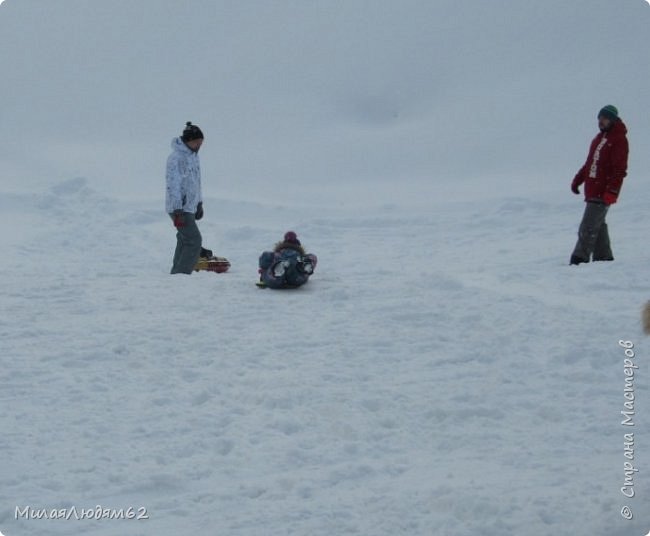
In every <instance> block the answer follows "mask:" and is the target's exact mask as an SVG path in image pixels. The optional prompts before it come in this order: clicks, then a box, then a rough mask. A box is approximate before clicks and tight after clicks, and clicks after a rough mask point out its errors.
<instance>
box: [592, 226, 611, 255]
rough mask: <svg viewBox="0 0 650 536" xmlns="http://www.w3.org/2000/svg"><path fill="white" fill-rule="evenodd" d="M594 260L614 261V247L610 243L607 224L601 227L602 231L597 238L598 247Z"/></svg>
mask: <svg viewBox="0 0 650 536" xmlns="http://www.w3.org/2000/svg"><path fill="white" fill-rule="evenodd" d="M594 260H595V261H613V260H614V255H613V253H612V246H611V244H610V241H609V230H608V229H607V223H606V222H603V224H602V225H601V226H600V231H599V232H598V236H597V237H596V245H595V247H594Z"/></svg>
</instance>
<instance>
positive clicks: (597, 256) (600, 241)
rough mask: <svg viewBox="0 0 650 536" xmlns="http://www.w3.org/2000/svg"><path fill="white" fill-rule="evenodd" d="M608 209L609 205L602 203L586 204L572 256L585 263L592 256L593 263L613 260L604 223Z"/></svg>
mask: <svg viewBox="0 0 650 536" xmlns="http://www.w3.org/2000/svg"><path fill="white" fill-rule="evenodd" d="M608 209H609V205H605V204H604V203H592V202H587V204H586V207H585V212H584V215H583V216H582V222H580V229H579V230H578V242H577V243H576V247H575V249H574V250H573V255H574V256H576V257H579V258H580V259H582V260H584V261H586V262H589V260H590V258H591V255H592V254H593V256H594V257H593V259H594V260H595V261H609V260H613V259H614V255H612V248H611V245H610V243H609V232H608V231H607V223H605V216H607V210H608Z"/></svg>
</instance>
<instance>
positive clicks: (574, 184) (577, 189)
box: [571, 181, 580, 195]
mask: <svg viewBox="0 0 650 536" xmlns="http://www.w3.org/2000/svg"><path fill="white" fill-rule="evenodd" d="M571 191H572V192H573V193H574V194H576V195H580V185H579V184H578V183H577V182H576V181H573V182H572V183H571Z"/></svg>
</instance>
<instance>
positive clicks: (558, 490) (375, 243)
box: [0, 179, 650, 536]
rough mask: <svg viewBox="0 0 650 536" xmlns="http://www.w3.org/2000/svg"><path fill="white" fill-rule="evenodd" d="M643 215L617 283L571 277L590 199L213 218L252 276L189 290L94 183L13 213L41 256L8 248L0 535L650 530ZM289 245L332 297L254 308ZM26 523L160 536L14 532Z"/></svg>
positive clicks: (248, 211)
mask: <svg viewBox="0 0 650 536" xmlns="http://www.w3.org/2000/svg"><path fill="white" fill-rule="evenodd" d="M647 201H648V199H647V196H645V197H644V198H638V199H625V200H622V203H621V205H620V207H618V206H617V207H615V209H613V210H612V214H611V228H612V235H613V241H614V242H613V243H614V248H615V255H616V256H617V260H616V261H615V262H614V263H610V264H593V265H589V266H581V267H578V268H577V267H569V266H567V265H566V262H567V255H568V253H569V252H570V249H571V247H572V245H573V236H574V234H575V227H576V225H577V220H578V218H579V211H580V209H581V203H580V202H579V201H577V198H574V197H573V196H571V194H570V193H569V194H567V197H566V202H559V203H558V202H553V200H552V199H550V198H549V199H539V200H537V201H536V202H529V201H528V200H524V199H519V198H504V199H503V200H501V201H498V202H492V203H489V204H488V206H485V205H482V204H481V203H478V202H476V201H474V202H472V203H469V202H465V203H456V204H452V205H450V204H439V205H435V206H433V207H432V209H431V210H426V211H425V210H421V209H413V208H411V207H407V206H400V205H391V206H386V207H383V208H382V207H377V208H374V209H366V211H365V212H363V211H358V210H353V209H345V208H339V209H335V210H332V211H327V212H325V213H324V214H322V215H319V216H316V217H314V215H313V214H312V213H311V211H310V210H307V209H303V208H299V207H295V206H291V207H290V206H284V207H280V206H277V205H267V206H264V205H260V204H257V203H249V202H243V201H234V200H231V201H219V200H208V201H206V218H205V220H204V222H202V223H203V225H202V229H203V232H204V236H205V239H206V242H207V244H208V245H210V246H212V247H214V248H215V249H216V250H217V251H219V252H220V253H223V254H226V255H228V256H229V257H230V258H231V260H232V262H233V268H232V271H231V272H230V273H228V274H223V275H215V274H207V273H201V274H194V275H193V276H191V277H185V276H176V277H171V276H169V275H168V274H167V273H166V271H167V270H168V265H169V262H170V258H169V256H170V254H171V247H172V245H173V229H172V228H171V226H170V224H169V223H168V221H167V220H166V219H165V218H164V217H163V216H164V215H161V212H160V209H159V207H158V206H155V205H154V204H153V203H151V204H147V203H141V204H133V205H124V204H123V203H120V202H118V201H117V200H115V199H112V198H109V197H105V196H102V195H99V194H98V193H97V192H96V191H94V190H93V189H92V188H91V187H90V186H89V185H88V183H87V182H86V181H84V180H83V179H75V180H72V181H66V182H63V183H60V184H57V185H55V186H54V187H53V188H52V189H51V190H50V191H48V192H45V193H40V194H35V195H32V196H25V197H20V196H16V197H14V198H11V197H9V200H7V196H5V202H6V204H5V206H4V211H5V214H7V215H8V216H9V217H10V218H11V219H12V221H21V218H23V219H25V220H29V221H31V222H32V225H31V230H32V234H30V235H29V236H12V235H11V234H6V235H5V236H4V238H3V250H4V251H6V252H8V253H9V254H8V255H4V256H3V258H2V264H0V276H1V278H2V281H3V285H4V291H3V295H4V298H3V303H4V307H3V313H2V317H1V323H0V326H1V327H0V329H1V338H0V340H1V342H0V347H1V352H0V355H1V356H2V357H1V359H2V367H1V369H0V370H1V372H0V385H1V386H2V395H1V396H2V407H3V412H2V413H1V419H2V421H1V422H0V427H1V429H2V430H3V434H2V437H1V438H0V452H1V454H2V459H3V462H4V463H3V466H4V469H3V477H2V480H3V486H2V487H1V488H0V504H2V505H3V507H2V509H1V510H0V527H1V529H2V530H3V532H4V533H5V534H8V535H13V534H21V535H26V536H29V535H40V534H52V535H58V534H61V535H63V534H70V533H71V530H72V531H73V532H75V533H76V532H81V531H83V533H84V534H93V535H97V536H104V535H112V534H116V531H118V532H119V533H120V534H133V535H139V534H158V535H161V536H166V535H170V536H171V535H176V534H188V533H192V534H228V535H242V536H244V535H245V536H248V535H258V534H301V535H302V534H305V535H306V534H309V535H332V534H364V535H393V534H409V535H425V534H450V535H470V534H471V535H473V534H477V533H480V534H485V535H494V536H496V535H504V534H512V535H519V534H531V535H537V534H551V533H562V534H575V535H588V534H609V535H621V536H623V535H628V534H642V533H643V532H642V531H643V530H644V528H645V524H647V523H648V519H647V516H646V512H647V511H648V510H647V505H648V497H650V489H649V486H648V484H647V479H646V478H644V477H643V475H644V473H643V472H641V473H639V474H638V477H637V494H638V497H637V498H636V499H632V500H628V502H630V503H631V504H630V506H632V507H635V508H633V509H634V510H636V511H637V517H636V518H635V520H634V521H631V522H626V521H624V520H622V519H621V517H620V514H619V510H620V508H621V507H622V505H623V502H622V499H624V498H623V497H622V495H621V493H620V491H619V488H620V487H621V485H622V481H623V470H622V467H623V462H624V461H625V459H624V458H623V444H622V438H623V433H624V432H626V431H628V430H625V429H624V427H623V426H621V425H620V420H621V417H620V410H621V409H623V406H622V404H623V401H624V400H623V387H624V374H623V368H622V367H623V359H624V357H625V356H624V353H623V349H622V348H620V347H619V346H618V341H619V339H622V338H625V339H630V340H633V341H635V342H636V343H637V351H638V353H639V358H638V362H639V365H640V366H641V371H640V372H639V378H644V377H645V376H646V375H647V372H644V369H645V368H647V367H646V366H645V364H644V357H643V356H644V355H645V354H646V353H647V351H648V350H647V345H646V344H644V343H643V341H642V339H641V335H640V328H639V322H638V309H639V306H640V305H641V304H642V302H643V301H644V300H645V299H646V298H647V297H648V293H647V289H648V279H649V276H648V274H647V271H646V270H644V269H643V266H644V265H645V261H647V258H646V257H647V256H645V254H642V255H641V256H639V255H638V253H637V252H638V250H639V249H641V250H642V243H640V242H639V239H638V236H637V235H638V232H637V223H636V222H637V221H638V218H640V217H641V216H642V214H644V212H645V206H647ZM142 207H144V208H142ZM286 214H291V219H290V220H287V219H286V217H285V215H286ZM541 220H544V221H548V222H549V224H548V225H547V226H546V227H545V228H544V229H543V230H540V226H539V221H541ZM289 227H291V228H295V229H296V230H297V231H298V232H299V234H300V236H301V237H302V238H303V240H304V242H305V243H306V244H307V246H308V247H309V248H310V249H311V250H313V251H314V252H316V253H317V254H318V255H319V256H320V259H321V263H320V264H319V267H318V271H317V273H316V275H315V276H314V278H313V280H312V281H311V282H310V283H309V284H308V285H307V286H306V287H304V288H303V289H299V290H298V291H295V292H281V291H278V292H274V291H271V290H259V289H257V288H255V286H254V285H253V281H254V279H255V276H256V272H255V267H256V257H257V254H258V253H259V252H260V251H261V250H262V249H264V248H266V247H268V246H269V245H271V244H272V242H273V241H274V240H275V239H276V238H277V237H278V236H279V234H280V233H281V232H283V231H284V230H286V228H289ZM73 232H76V233H77V236H78V239H74V238H73ZM637 389H638V391H637V395H638V401H637V408H636V409H637V413H638V415H639V417H638V423H637V425H636V428H635V429H634V430H633V431H634V432H635V433H636V442H637V444H638V445H639V447H638V448H639V450H641V449H642V447H641V446H642V445H647V444H648V443H649V442H650V434H649V433H648V427H647V415H648V414H650V405H649V404H648V389H647V382H646V381H645V380H641V379H640V380H639V383H638V385H637ZM646 458H647V455H643V457H642V456H641V455H639V460H642V459H646ZM14 505H15V506H19V507H21V508H23V507H25V506H28V505H29V506H31V507H32V508H35V509H37V508H47V509H54V508H56V509H66V508H72V507H73V506H74V507H76V508H77V509H79V510H80V509H82V508H95V506H96V505H101V506H103V507H105V508H116V509H119V508H125V509H126V508H128V507H129V506H132V507H134V508H137V507H140V506H142V507H145V508H146V509H147V515H148V516H149V519H148V520H140V521H136V520H102V521H89V520H83V521H82V520H80V521H74V522H73V521H63V520H52V519H50V520H43V519H40V520H26V519H24V518H21V519H18V520H16V519H14V517H15V509H14ZM644 516H645V517H644ZM644 523H645V524H644ZM71 527H72V529H71ZM76 527H79V529H80V530H76ZM635 531H636V532H635Z"/></svg>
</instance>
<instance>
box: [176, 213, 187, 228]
mask: <svg viewBox="0 0 650 536" xmlns="http://www.w3.org/2000/svg"><path fill="white" fill-rule="evenodd" d="M174 227H176V228H177V229H180V228H182V227H185V215H184V214H183V211H182V210H175V211H174Z"/></svg>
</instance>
